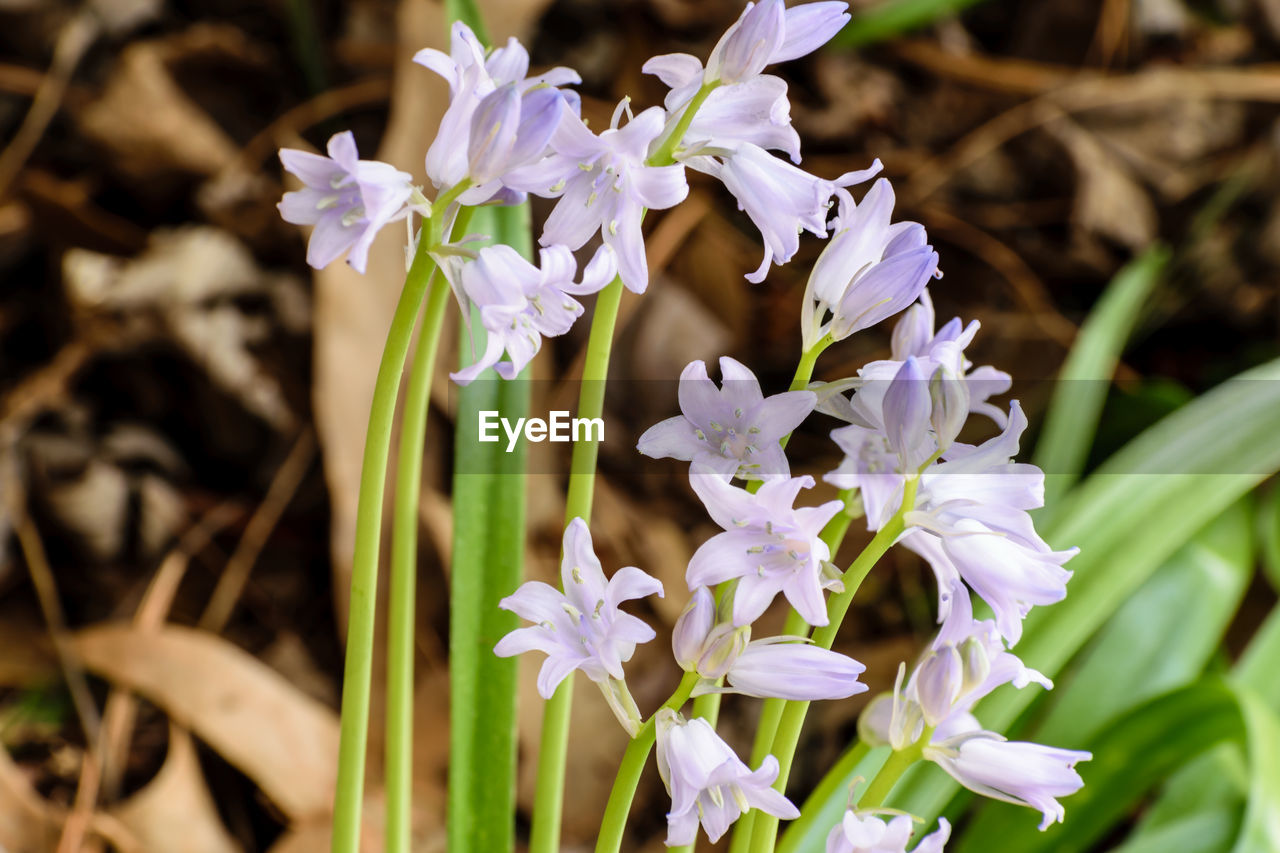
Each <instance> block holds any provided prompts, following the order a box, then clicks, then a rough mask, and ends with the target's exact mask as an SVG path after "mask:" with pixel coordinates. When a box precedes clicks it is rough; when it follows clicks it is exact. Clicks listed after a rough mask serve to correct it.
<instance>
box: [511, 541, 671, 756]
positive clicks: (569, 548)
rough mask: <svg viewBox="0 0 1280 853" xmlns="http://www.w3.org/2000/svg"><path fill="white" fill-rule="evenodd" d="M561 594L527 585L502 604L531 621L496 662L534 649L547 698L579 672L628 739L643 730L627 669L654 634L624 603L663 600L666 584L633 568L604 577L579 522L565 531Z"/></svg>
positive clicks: (534, 583) (513, 635)
mask: <svg viewBox="0 0 1280 853" xmlns="http://www.w3.org/2000/svg"><path fill="white" fill-rule="evenodd" d="M560 575H561V581H562V583H563V585H564V592H561V591H560V590H558V589H556V588H555V587H552V586H550V585H548V584H545V583H542V582H541V581H527V582H526V583H524V584H522V585H521V586H520V588H519V589H517V590H516V591H515V592H514V593H512V594H511V595H509V596H507V597H506V598H504V599H502V601H501V602H499V604H498V606H499V607H501V608H503V609H504V610H510V611H512V612H513V613H515V614H516V615H518V616H520V618H522V619H526V620H528V621H530V622H533V623H534V624H533V625H530V626H528V627H525V628H517V629H515V630H514V631H512V632H511V633H509V634H507V635H506V636H505V637H503V638H502V639H501V640H499V641H498V644H497V645H496V646H495V647H494V650H493V651H494V653H495V654H497V655H498V656H499V657H512V656H513V655H518V654H523V653H525V652H529V651H540V652H544V653H545V654H546V655H547V659H546V660H545V661H544V662H543V664H542V670H541V671H540V672H539V673H538V693H539V694H541V696H542V697H543V698H544V699H550V698H551V695H552V694H553V693H554V692H555V689H556V687H557V686H558V685H559V684H560V682H561V681H563V680H564V678H565V676H567V675H568V674H569V673H571V672H573V671H574V670H575V669H580V670H582V671H583V673H585V674H586V676H587V677H588V678H590V679H591V680H592V681H594V682H596V683H597V684H598V685H599V686H600V689H601V692H602V693H604V696H605V699H606V701H608V702H609V706H610V707H611V708H612V709H613V712H614V714H615V715H616V716H617V717H618V721H619V722H620V723H622V725H623V727H624V728H626V729H627V730H628V731H629V732H630V733H631V734H633V735H634V734H635V732H636V731H637V730H638V729H639V724H640V714H639V711H638V710H636V707H635V702H634V701H632V700H631V696H630V693H628V692H627V689H626V682H625V681H624V674H623V671H622V665H623V664H624V663H625V662H627V661H628V660H630V659H631V655H632V654H634V653H635V648H636V644H637V643H647V642H648V641H649V640H652V639H653V638H654V637H655V636H656V633H655V632H654V630H653V628H651V627H649V626H648V625H646V624H645V623H644V622H643V621H641V620H640V619H639V618H637V617H635V616H632V615H631V614H629V613H624V612H622V610H621V609H620V607H619V605H621V604H622V602H624V601H630V600H632V599H635V598H644V597H646V596H649V595H655V594H656V595H658V596H659V597H661V596H662V583H661V582H660V581H658V580H657V579H656V578H653V577H651V576H649V575H648V574H645V573H644V572H642V571H641V570H640V569H637V568H635V567H634V566H627V567H626V568H622V569H619V570H618V571H617V572H615V573H614V575H613V577H612V578H609V579H607V580H606V579H605V576H604V570H603V569H602V568H601V566H600V560H599V559H598V558H597V557H596V555H595V551H594V550H593V548H592V543H591V532H590V531H589V530H588V529H587V524H586V522H585V521H583V520H582V519H581V518H575V519H574V520H573V521H571V522H569V526H568V527H566V528H565V531H564V556H563V558H562V562H561V564H560Z"/></svg>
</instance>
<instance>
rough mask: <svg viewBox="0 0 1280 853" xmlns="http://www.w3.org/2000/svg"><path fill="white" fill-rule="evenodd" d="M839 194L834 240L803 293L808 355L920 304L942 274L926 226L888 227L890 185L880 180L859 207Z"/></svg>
mask: <svg viewBox="0 0 1280 853" xmlns="http://www.w3.org/2000/svg"><path fill="white" fill-rule="evenodd" d="M836 195H837V197H838V198H839V199H840V209H839V213H838V214H837V216H836V219H835V223H834V225H833V228H832V230H833V231H834V236H832V238H831V242H829V243H828V244H827V247H826V248H825V249H824V250H823V251H822V254H821V255H820V256H819V257H818V260H817V262H816V263H814V265H813V272H812V273H811V274H810V275H809V283H808V286H807V288H806V290H805V299H804V308H803V316H802V321H801V330H802V333H803V346H804V348H805V350H806V351H807V350H810V349H812V348H813V347H815V346H817V345H818V342H819V341H820V340H821V339H822V338H823V337H824V336H826V335H830V336H831V337H832V338H833V339H835V340H843V339H844V338H847V337H849V336H850V335H852V334H853V333H854V332H857V331H859V330H861V329H865V328H868V327H869V326H874V325H875V324H876V323H879V322H880V321H881V320H884V319H885V318H887V317H891V316H893V315H894V314H897V313H898V312H899V311H901V310H903V309H904V308H906V307H907V306H908V305H910V304H911V303H912V302H915V301H916V299H917V298H918V297H919V296H920V294H921V293H922V292H924V288H925V285H927V284H928V283H929V279H930V278H932V277H933V276H934V275H936V274H937V271H938V253H937V252H935V251H934V249H933V247H932V246H930V245H929V244H928V237H927V236H926V235H925V230H924V226H922V225H919V224H918V223H915V222H898V223H892V224H891V223H890V221H889V220H890V217H891V216H892V214H893V201H894V197H893V188H892V187H891V186H890V184H889V182H888V181H887V180H885V179H884V178H881V179H880V180H878V181H876V182H875V184H874V185H873V186H872V187H871V190H870V191H869V192H868V193H867V195H866V197H865V198H863V200H862V202H861V203H860V204H855V203H854V201H853V196H851V195H850V194H849V193H848V192H847V191H845V190H838V191H836ZM828 314H830V315H831V316H830V317H829V318H827V315H828Z"/></svg>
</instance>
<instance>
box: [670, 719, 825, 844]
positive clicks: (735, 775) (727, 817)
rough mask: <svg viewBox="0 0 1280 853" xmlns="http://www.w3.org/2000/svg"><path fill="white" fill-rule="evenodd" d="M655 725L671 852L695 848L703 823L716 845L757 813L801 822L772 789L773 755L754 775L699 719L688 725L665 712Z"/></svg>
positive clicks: (797, 812) (775, 772) (775, 763)
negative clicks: (741, 820) (732, 828)
mask: <svg viewBox="0 0 1280 853" xmlns="http://www.w3.org/2000/svg"><path fill="white" fill-rule="evenodd" d="M655 724H656V727H657V741H658V743H657V757H658V773H659V775H661V777H662V781H663V783H664V784H665V785H666V786H667V791H668V793H670V794H671V811H669V812H667V846H668V847H679V846H682V845H686V844H693V843H694V841H695V840H697V836H698V824H699V823H701V824H702V828H703V829H704V830H705V831H706V833H707V837H708V838H710V839H711V841H712V842H715V841H719V840H720V838H721V837H722V836H723V835H724V834H725V833H726V832H727V831H728V830H729V827H730V826H731V825H733V822H734V821H736V820H737V819H738V818H739V817H741V816H742V815H743V814H745V813H746V812H747V811H749V810H750V809H753V808H755V809H760V810H761V811H762V812H765V813H766V814H771V815H774V816H775V817H779V818H782V819H784V820H794V819H795V818H797V817H799V816H800V810H799V809H797V808H796V807H795V806H794V805H792V804H791V801H789V800H788V799H787V798H786V797H785V796H783V795H782V794H781V793H779V792H778V791H775V790H774V789H773V788H772V787H770V786H771V785H772V784H773V782H774V780H775V779H777V778H778V760H777V759H776V758H774V757H773V756H772V755H769V756H765V759H764V762H763V763H761V765H760V767H759V769H757V770H755V771H754V772H753V771H752V770H751V769H750V768H749V767H747V765H746V764H744V763H743V761H742V759H740V758H738V756H737V755H736V754H735V753H734V751H733V749H732V748H731V747H730V746H729V745H728V744H727V743H725V742H724V741H723V740H721V738H720V736H719V735H717V734H716V732H715V729H713V728H712V727H711V725H710V724H709V723H708V722H707V721H706V720H704V719H702V718H700V717H695V718H693V719H692V720H685V719H684V718H682V717H681V716H680V715H679V714H677V713H676V712H675V711H672V710H670V709H668V708H663V709H662V710H660V711H659V712H658V714H657V718H656V720H655Z"/></svg>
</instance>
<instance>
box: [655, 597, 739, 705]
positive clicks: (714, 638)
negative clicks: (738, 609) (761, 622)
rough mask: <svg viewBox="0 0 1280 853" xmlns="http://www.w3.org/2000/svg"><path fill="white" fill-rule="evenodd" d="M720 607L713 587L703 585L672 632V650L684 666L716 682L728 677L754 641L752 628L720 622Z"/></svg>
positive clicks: (729, 622)
mask: <svg viewBox="0 0 1280 853" xmlns="http://www.w3.org/2000/svg"><path fill="white" fill-rule="evenodd" d="M716 610H717V608H716V602H715V597H714V596H713V595H712V594H711V590H709V589H707V588H706V587H705V586H700V587H698V588H697V589H695V590H694V591H693V596H692V597H691V598H690V599H689V603H688V604H687V605H686V606H685V608H684V612H682V613H681V614H680V618H679V619H677V620H676V625H675V628H673V629H672V631H671V651H672V652H673V653H674V654H675V658H676V663H678V664H680V668H681V669H683V670H684V671H686V672H696V673H698V675H700V676H702V677H703V678H705V679H708V680H709V681H712V682H714V681H716V680H718V679H720V678H723V677H724V675H725V673H727V672H728V671H729V667H730V666H732V665H733V662H734V661H736V660H737V659H738V655H740V654H742V652H743V650H744V649H745V648H746V647H747V643H748V642H749V641H750V640H751V628H750V627H748V626H744V627H741V628H737V627H734V625H733V622H732V621H718V620H717V614H716Z"/></svg>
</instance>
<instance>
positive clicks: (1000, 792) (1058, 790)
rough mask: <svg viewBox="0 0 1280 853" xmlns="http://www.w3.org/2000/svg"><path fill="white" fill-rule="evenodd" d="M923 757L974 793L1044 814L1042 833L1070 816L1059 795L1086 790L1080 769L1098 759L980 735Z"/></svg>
mask: <svg viewBox="0 0 1280 853" xmlns="http://www.w3.org/2000/svg"><path fill="white" fill-rule="evenodd" d="M924 757H925V758H927V759H929V760H930V761H933V762H934V763H936V764H937V765H938V766H939V767H941V768H942V769H943V770H945V771H947V773H948V774H949V775H950V776H951V778H953V779H955V780H956V781H957V782H959V783H960V784H961V785H963V786H965V787H966V788H968V789H969V790H970V791H973V792H974V793H975V794H982V795H983V796H985V797H991V798H992V799H996V800H1004V801H1005V802H1007V803H1013V804H1014V805H1022V806H1030V807H1031V808H1033V809H1036V810H1037V811H1039V812H1040V813H1041V815H1043V819H1042V820H1041V821H1040V829H1041V830H1042V831H1043V830H1045V829H1047V828H1048V827H1049V825H1050V824H1052V823H1054V822H1061V821H1062V819H1063V817H1064V816H1065V815H1066V809H1065V808H1063V806H1062V804H1061V803H1059V802H1058V797H1066V796H1070V795H1071V794H1074V793H1075V792H1076V791H1079V790H1080V789H1081V788H1082V787H1084V780H1083V779H1081V778H1080V774H1079V773H1077V772H1076V770H1075V766H1076V763H1077V762H1080V761H1088V760H1090V759H1091V758H1093V755H1092V754H1090V753H1088V752H1081V751H1079V750H1074V749H1056V748H1054V747H1051V746H1041V745H1040V744H1038V743H1026V742H1023V741H1008V740H1005V739H1004V738H1003V737H1001V736H1000V735H998V734H994V733H992V732H983V731H978V732H970V733H963V734H959V735H956V736H954V737H952V738H949V739H947V740H944V741H941V742H934V743H931V744H930V745H929V746H926V747H925V749H924Z"/></svg>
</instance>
